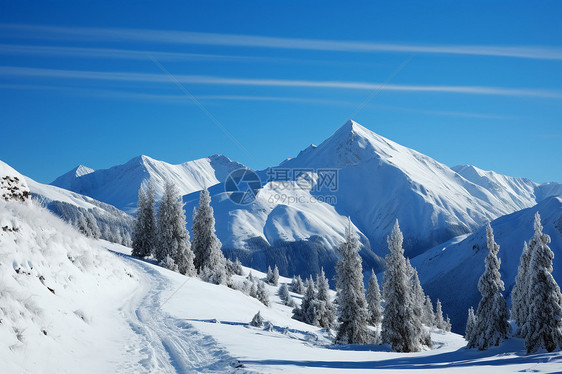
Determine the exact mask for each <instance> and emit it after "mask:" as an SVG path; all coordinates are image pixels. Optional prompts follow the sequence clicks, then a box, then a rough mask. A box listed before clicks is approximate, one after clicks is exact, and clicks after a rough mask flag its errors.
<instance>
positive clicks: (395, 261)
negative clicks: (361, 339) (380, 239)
mask: <svg viewBox="0 0 562 374" xmlns="http://www.w3.org/2000/svg"><path fill="white" fill-rule="evenodd" d="M403 241H404V238H403V236H402V232H401V231H400V226H399V225H398V220H396V224H395V225H394V228H393V229H392V232H391V234H390V235H389V236H388V238H387V242H388V249H389V253H388V254H387V255H386V257H385V262H386V269H385V272H384V277H383V279H384V282H383V298H384V300H385V308H384V312H383V320H382V340H383V342H385V343H388V344H390V346H391V347H392V349H393V350H394V351H396V352H417V351H419V350H421V344H420V342H421V340H422V339H423V334H422V329H423V327H422V324H421V321H420V317H419V316H418V315H417V314H416V311H415V308H414V305H413V300H412V297H411V295H412V293H411V292H410V280H409V275H408V267H407V264H406V259H405V258H404V249H403V248H402V243H403Z"/></svg>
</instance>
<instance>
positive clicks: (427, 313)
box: [422, 295, 435, 327]
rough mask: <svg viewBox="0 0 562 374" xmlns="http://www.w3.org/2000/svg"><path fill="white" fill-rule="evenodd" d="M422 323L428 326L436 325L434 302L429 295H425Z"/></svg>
mask: <svg viewBox="0 0 562 374" xmlns="http://www.w3.org/2000/svg"><path fill="white" fill-rule="evenodd" d="M422 323H423V324H424V325H426V326H428V327H431V326H434V325H435V313H434V312H433V304H432V303H431V298H430V297H429V295H428V296H426V297H425V301H424V303H423V314H422Z"/></svg>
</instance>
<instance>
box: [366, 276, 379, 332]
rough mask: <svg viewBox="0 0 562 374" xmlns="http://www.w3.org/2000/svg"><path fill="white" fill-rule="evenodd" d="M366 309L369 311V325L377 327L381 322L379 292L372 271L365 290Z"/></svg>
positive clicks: (375, 277) (377, 283)
mask: <svg viewBox="0 0 562 374" xmlns="http://www.w3.org/2000/svg"><path fill="white" fill-rule="evenodd" d="M367 309H368V311H369V323H370V324H371V325H373V326H377V325H378V324H379V323H381V321H382V306H381V291H380V289H379V282H378V281H377V276H376V275H375V272H374V270H372V269H371V278H370V279H369V288H368V289H367Z"/></svg>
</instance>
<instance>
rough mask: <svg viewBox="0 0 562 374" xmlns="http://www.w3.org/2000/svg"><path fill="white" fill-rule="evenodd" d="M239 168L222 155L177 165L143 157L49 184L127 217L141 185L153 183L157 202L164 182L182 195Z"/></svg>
mask: <svg viewBox="0 0 562 374" xmlns="http://www.w3.org/2000/svg"><path fill="white" fill-rule="evenodd" d="M240 168H244V165H242V164H240V163H238V162H235V161H231V160H229V159H228V158H227V157H225V156H222V155H212V156H209V157H207V158H202V159H199V160H195V161H188V162H185V163H183V164H179V165H172V164H168V163H167V162H163V161H158V160H155V159H153V158H150V157H148V156H144V155H143V156H138V157H135V158H133V159H131V160H129V161H128V162H127V163H125V164H123V165H118V166H114V167H112V168H109V169H100V170H95V171H92V172H87V173H82V174H80V173H76V171H77V169H73V170H71V171H70V172H68V173H66V174H64V175H63V176H61V177H59V178H57V179H56V180H55V181H53V182H52V183H51V184H52V185H55V186H58V187H61V188H64V189H68V190H71V191H74V192H77V193H80V194H83V195H86V196H90V197H92V198H94V199H96V200H99V201H103V202H105V203H108V204H111V205H113V206H115V207H117V208H119V209H121V210H124V211H125V212H127V213H134V212H135V211H136V204H137V200H138V190H139V188H140V186H141V185H142V186H144V187H146V186H147V185H148V183H152V185H153V186H154V189H155V193H156V198H157V199H159V198H160V197H161V196H162V193H163V192H164V185H165V183H166V181H169V182H173V183H174V184H175V185H176V187H177V188H178V190H179V192H180V193H181V194H184V195H185V194H189V193H191V192H194V191H200V190H201V189H203V188H205V187H210V186H213V185H215V184H217V183H219V182H222V181H224V180H225V179H226V177H227V176H228V174H229V173H230V172H231V171H233V170H236V169H240ZM82 171H83V170H82ZM79 174H80V175H79ZM73 176H74V177H73Z"/></svg>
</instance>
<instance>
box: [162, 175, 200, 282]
mask: <svg viewBox="0 0 562 374" xmlns="http://www.w3.org/2000/svg"><path fill="white" fill-rule="evenodd" d="M157 228H158V230H157V233H158V240H157V246H158V251H157V252H158V253H159V254H160V255H162V256H166V257H167V256H170V257H171V258H172V259H173V260H174V262H175V264H176V265H177V268H178V271H179V272H180V273H181V274H184V275H188V276H193V275H195V274H196V272H195V267H194V266H193V257H194V256H193V252H192V251H191V243H190V242H189V233H188V232H187V229H186V222H185V212H184V210H183V202H182V200H181V196H180V194H179V192H178V191H177V189H176V187H175V186H174V185H173V184H172V183H169V182H167V183H166V185H165V187H164V194H163V195H162V199H161V200H160V205H159V207H158V220H157Z"/></svg>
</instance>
